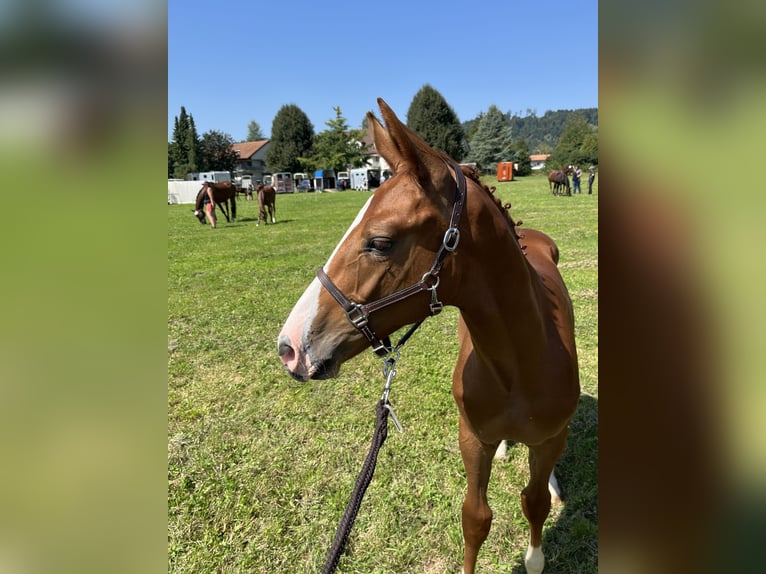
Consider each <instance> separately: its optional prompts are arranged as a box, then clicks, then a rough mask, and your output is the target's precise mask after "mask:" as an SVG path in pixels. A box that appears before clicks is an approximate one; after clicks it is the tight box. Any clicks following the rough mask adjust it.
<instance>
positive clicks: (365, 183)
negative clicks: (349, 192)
mask: <svg viewBox="0 0 766 574" xmlns="http://www.w3.org/2000/svg"><path fill="white" fill-rule="evenodd" d="M376 187H380V170H379V169H370V168H366V167H363V168H359V169H352V170H351V189H356V190H364V191H367V190H369V189H375V188H376Z"/></svg>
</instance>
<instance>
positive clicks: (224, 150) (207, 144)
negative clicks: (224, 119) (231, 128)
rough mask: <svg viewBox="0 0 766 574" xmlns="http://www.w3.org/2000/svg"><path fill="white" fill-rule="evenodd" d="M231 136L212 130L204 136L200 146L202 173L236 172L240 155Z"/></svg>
mask: <svg viewBox="0 0 766 574" xmlns="http://www.w3.org/2000/svg"><path fill="white" fill-rule="evenodd" d="M233 146H234V140H233V139H232V137H231V136H230V135H229V134H225V133H223V132H219V131H216V130H210V131H209V132H205V133H204V134H202V140H201V141H200V145H199V164H200V171H234V168H235V167H236V165H237V159H238V158H239V154H237V152H235V151H234V147H233Z"/></svg>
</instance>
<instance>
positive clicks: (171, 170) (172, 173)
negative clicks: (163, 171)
mask: <svg viewBox="0 0 766 574" xmlns="http://www.w3.org/2000/svg"><path fill="white" fill-rule="evenodd" d="M175 168H176V162H175V160H174V159H173V142H168V179H171V178H173V177H175Z"/></svg>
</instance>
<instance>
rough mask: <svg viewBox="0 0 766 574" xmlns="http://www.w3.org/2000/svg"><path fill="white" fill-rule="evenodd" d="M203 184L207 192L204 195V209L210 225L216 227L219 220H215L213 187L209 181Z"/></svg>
mask: <svg viewBox="0 0 766 574" xmlns="http://www.w3.org/2000/svg"><path fill="white" fill-rule="evenodd" d="M202 185H203V186H204V187H205V192H204V195H203V196H202V209H204V210H205V216H206V217H207V220H208V222H209V223H210V227H212V228H213V229H215V227H216V224H217V222H216V220H215V201H214V200H213V189H212V188H211V187H210V185H209V184H208V182H205V183H203V184H202Z"/></svg>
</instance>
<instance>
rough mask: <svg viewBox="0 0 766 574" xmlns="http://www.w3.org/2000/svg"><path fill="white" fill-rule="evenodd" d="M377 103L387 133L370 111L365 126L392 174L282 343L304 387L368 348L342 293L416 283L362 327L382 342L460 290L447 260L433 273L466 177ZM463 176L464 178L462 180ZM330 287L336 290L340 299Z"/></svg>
mask: <svg viewBox="0 0 766 574" xmlns="http://www.w3.org/2000/svg"><path fill="white" fill-rule="evenodd" d="M378 104H379V106H380V110H381V113H382V116H383V119H384V120H385V122H386V127H383V125H382V124H381V123H380V122H379V121H378V119H377V118H376V117H375V116H374V115H373V114H372V113H368V114H367V118H368V123H369V126H370V130H371V134H372V137H373V139H374V141H375V146H376V148H377V150H378V151H379V153H380V154H381V156H382V157H383V158H385V159H386V161H387V162H388V164H389V165H390V166H391V167H392V169H393V172H394V176H393V177H391V178H389V179H387V180H386V181H385V183H383V185H382V186H381V187H379V188H378V190H377V191H376V192H375V194H374V195H373V196H372V197H371V198H370V199H369V200H368V201H367V204H366V205H365V206H364V207H363V208H362V210H361V211H360V212H359V214H358V215H357V217H356V219H355V220H354V222H353V223H352V224H351V227H350V228H349V229H348V231H347V232H346V234H345V235H344V236H343V238H342V239H341V241H340V243H339V244H338V245H337V247H336V248H335V251H334V252H333V253H332V255H331V256H330V258H329V260H328V261H327V263H326V264H325V265H324V267H323V272H324V275H325V276H326V278H329V283H328V282H327V281H320V278H321V275H320V274H318V278H315V279H314V281H313V282H312V283H311V284H310V285H309V287H308V288H307V289H306V291H305V292H304V293H303V295H302V296H301V298H300V299H299V300H298V303H297V304H296V305H295V308H294V309H293V311H292V312H291V314H290V316H289V317H288V319H287V321H286V323H285V325H284V327H283V329H282V332H281V333H280V335H279V338H278V343H277V344H278V350H279V355H280V357H281V359H282V362H283V364H284V366H285V367H286V369H287V370H288V372H289V373H290V374H291V376H293V378H295V379H298V380H302V381H305V380H308V379H309V378H313V379H324V378H332V377H334V376H336V375H337V373H338V371H339V369H340V365H341V364H342V363H343V362H345V361H347V360H348V359H350V358H352V357H354V356H355V355H357V354H359V353H361V352H362V351H363V350H365V348H366V347H367V346H368V345H369V344H370V339H369V337H368V336H367V335H366V334H364V333H363V332H360V329H359V328H358V326H359V323H360V321H362V319H360V318H359V317H354V316H353V315H354V314H355V313H356V311H353V310H351V311H349V309H346V310H344V308H343V307H342V306H341V305H339V304H338V303H339V302H340V300H339V299H338V297H337V293H341V294H342V296H343V297H345V298H346V300H347V301H349V302H350V303H353V304H355V305H358V306H362V305H364V304H368V303H371V302H373V303H374V302H380V300H381V299H383V298H386V297H388V296H389V295H391V294H394V293H397V292H399V291H401V290H405V289H408V288H410V287H411V286H413V285H418V284H420V285H421V287H422V286H423V285H425V286H426V287H427V288H425V289H414V292H413V293H412V294H411V296H407V297H403V298H401V299H398V300H396V301H395V302H394V303H392V304H390V305H389V304H386V305H385V306H386V310H385V312H377V309H376V312H371V313H370V315H369V317H366V318H364V319H363V321H364V322H365V327H368V328H369V330H370V331H372V332H374V334H375V336H376V338H378V339H380V338H385V337H387V336H388V335H389V334H391V333H392V332H394V331H396V330H397V329H399V328H400V327H402V326H404V325H407V324H410V323H415V322H417V321H419V320H421V319H423V318H425V317H426V316H428V315H429V314H432V313H433V311H432V308H431V307H430V303H431V302H432V298H433V295H432V293H435V287H436V285H437V284H438V283H440V282H441V286H439V296H442V295H443V296H444V298H445V300H447V299H449V295H450V293H451V292H452V291H453V290H454V289H455V286H454V282H453V281H451V280H450V278H449V275H450V273H449V271H448V267H449V262H445V264H444V269H443V270H442V273H441V276H438V272H437V273H436V274H434V275H432V276H429V272H432V271H433V266H434V261H435V258H436V257H437V253H438V252H440V250H441V247H442V245H443V238H444V237H445V230H447V229H448V227H449V226H450V216H451V212H452V209H453V202H454V199H455V195H456V178H457V177H458V174H457V173H455V171H453V169H454V170H457V171H460V170H459V168H457V167H456V166H455V165H454V163H453V162H452V160H450V159H449V158H447V157H446V156H445V155H443V154H441V153H438V152H436V151H434V150H433V149H431V148H430V147H429V146H428V144H426V143H425V142H424V141H423V140H422V139H421V138H420V137H418V136H417V135H416V134H415V133H414V132H413V131H412V130H410V129H409V128H407V126H405V125H404V124H403V123H402V122H400V121H399V119H398V118H397V117H396V115H394V112H393V111H392V110H391V109H390V108H389V107H388V105H387V104H386V103H385V102H384V101H383V100H382V99H378ZM450 164H452V165H453V167H450ZM459 175H460V177H461V178H462V177H463V175H462V172H461V173H460V174H459ZM463 181H464V179H463ZM456 243H457V241H456V240H455V244H456ZM441 267H442V266H441V263H440V264H439V268H440V269H441ZM323 283H324V284H325V285H324V287H323ZM328 284H332V285H333V286H334V288H335V290H336V293H335V294H333V289H332V288H330V287H328ZM430 287H433V288H434V290H433V291H430V290H429V289H428V288H430ZM374 304H375V303H374ZM352 321H353V322H355V323H356V326H355V325H354V324H352Z"/></svg>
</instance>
